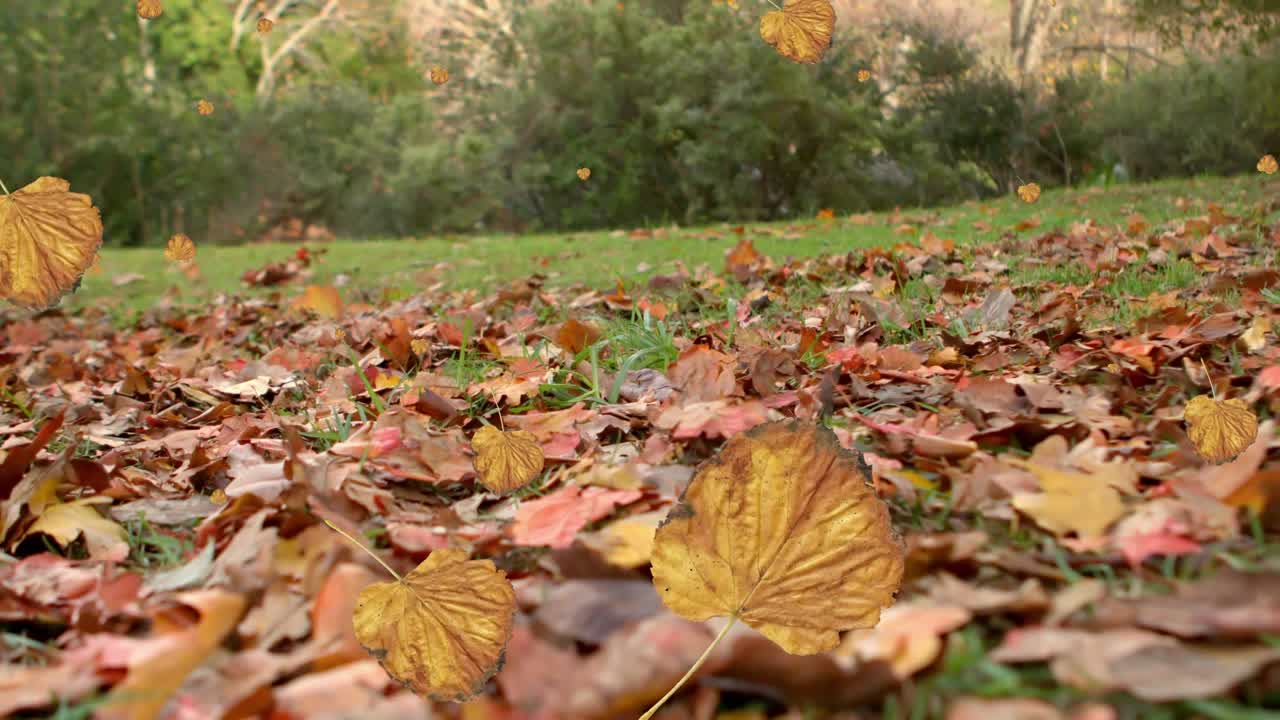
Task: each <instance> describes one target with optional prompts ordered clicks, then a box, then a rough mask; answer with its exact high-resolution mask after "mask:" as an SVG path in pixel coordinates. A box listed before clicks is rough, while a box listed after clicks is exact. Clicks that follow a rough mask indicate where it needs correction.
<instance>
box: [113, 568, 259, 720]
mask: <svg viewBox="0 0 1280 720" xmlns="http://www.w3.org/2000/svg"><path fill="white" fill-rule="evenodd" d="M245 597H246V596H244V595H241V594H239V593H233V592H227V591H225V590H197V591H194V592H189V593H183V594H182V595H179V596H178V600H179V602H180V603H181V604H180V605H178V606H176V607H174V606H167V607H164V608H161V609H160V610H158V611H156V612H155V614H154V617H153V619H152V624H151V635H150V637H148V638H147V639H146V640H145V641H143V642H142V643H140V644H139V645H137V646H136V647H135V649H134V650H133V651H132V652H130V653H129V654H128V656H127V663H128V672H129V674H128V675H126V676H125V678H124V680H122V681H120V682H119V683H117V684H116V685H115V687H113V688H112V689H111V692H110V694H108V695H107V697H106V702H104V703H102V705H101V707H99V708H98V710H97V712H95V713H94V717H95V718H100V720H156V718H161V717H171V715H170V714H168V713H165V712H164V711H165V706H166V705H167V704H168V703H169V701H170V700H171V699H173V698H174V696H175V695H177V694H178V688H180V687H182V684H183V683H184V682H185V681H186V680H187V677H188V676H189V675H191V673H192V672H194V671H195V670H196V668H198V667H200V666H201V665H202V664H203V663H204V662H206V661H207V660H209V656H210V655H212V654H213V653H214V652H216V651H217V650H218V647H219V646H220V645H222V641H223V639H225V638H226V637H227V635H228V634H229V633H231V632H232V631H233V630H234V629H235V627H236V625H237V624H238V623H239V622H240V619H241V617H242V616H243V615H244V609H245ZM192 610H194V611H195V615H196V617H195V618H192V617H191V615H192V613H191V611H192Z"/></svg>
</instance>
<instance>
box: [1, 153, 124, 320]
mask: <svg viewBox="0 0 1280 720" xmlns="http://www.w3.org/2000/svg"><path fill="white" fill-rule="evenodd" d="M70 188H71V183H69V182H67V181H66V180H62V179H59V178H55V177H42V178H40V179H39V180H36V181H35V182H33V183H31V184H30V185H27V186H26V187H24V188H22V189H20V190H18V191H16V192H13V193H9V192H8V191H5V194H4V196H2V197H0V297H4V298H7V299H9V300H11V301H13V302H15V303H17V304H19V305H22V306H24V307H29V308H44V307H47V306H49V305H52V304H53V303H54V302H56V301H57V300H58V298H60V297H61V296H62V295H63V294H65V293H66V292H67V291H68V290H70V289H72V288H73V287H75V286H76V284H77V283H78V282H79V281H80V277H81V276H82V275H83V274H84V272H85V270H88V269H89V266H90V265H92V264H93V261H94V260H95V259H96V258H97V256H98V248H99V247H101V245H102V218H101V216H99V214H98V208H96V207H94V206H93V200H92V199H90V197H89V196H88V195H84V194H82V193H73V192H70Z"/></svg>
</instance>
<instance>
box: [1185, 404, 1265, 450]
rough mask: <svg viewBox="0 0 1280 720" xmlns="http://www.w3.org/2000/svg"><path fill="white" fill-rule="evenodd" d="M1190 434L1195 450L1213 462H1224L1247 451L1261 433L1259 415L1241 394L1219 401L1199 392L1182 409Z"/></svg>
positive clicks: (1188, 433) (1188, 434)
mask: <svg viewBox="0 0 1280 720" xmlns="http://www.w3.org/2000/svg"><path fill="white" fill-rule="evenodd" d="M1182 414H1183V417H1184V418H1185V420H1186V423H1187V437H1189V438H1191V442H1192V444H1193V445H1195V448H1196V452H1198V453H1200V455H1201V456H1203V457H1204V459H1206V460H1208V461H1209V462H1213V463H1221V462H1226V461H1227V460H1230V459H1231V458H1233V457H1235V456H1237V455H1239V454H1240V453H1241V452H1244V450H1245V448H1247V447H1249V446H1250V445H1252V444H1253V442H1254V440H1255V439H1256V438H1257V437H1258V416H1257V415H1254V414H1253V411H1252V410H1250V409H1249V405H1248V403H1246V402H1245V401H1244V400H1242V399H1240V398H1232V399H1230V400H1224V401H1219V400H1217V399H1215V398H1212V397H1208V396H1206V395H1200V396H1197V397H1194V398H1192V399H1191V402H1189V403H1187V407H1186V409H1184V410H1183V412H1182Z"/></svg>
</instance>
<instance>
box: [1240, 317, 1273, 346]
mask: <svg viewBox="0 0 1280 720" xmlns="http://www.w3.org/2000/svg"><path fill="white" fill-rule="evenodd" d="M1269 332H1271V318H1269V317H1267V316H1265V315H1258V316H1255V317H1254V318H1253V322H1251V323H1249V329H1248V330H1245V331H1244V333H1243V334H1241V335H1240V340H1241V341H1243V342H1244V346H1245V348H1247V349H1248V350H1249V352H1258V351H1259V350H1261V349H1262V348H1264V347H1266V346H1267V333H1269Z"/></svg>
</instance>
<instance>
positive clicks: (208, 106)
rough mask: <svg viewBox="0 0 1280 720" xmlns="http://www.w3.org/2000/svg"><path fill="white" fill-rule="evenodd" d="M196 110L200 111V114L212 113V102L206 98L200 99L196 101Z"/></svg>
mask: <svg viewBox="0 0 1280 720" xmlns="http://www.w3.org/2000/svg"><path fill="white" fill-rule="evenodd" d="M196 112H198V113H200V114H201V115H212V114H213V103H211V102H209V101H208V100H201V101H199V102H197V103H196Z"/></svg>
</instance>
